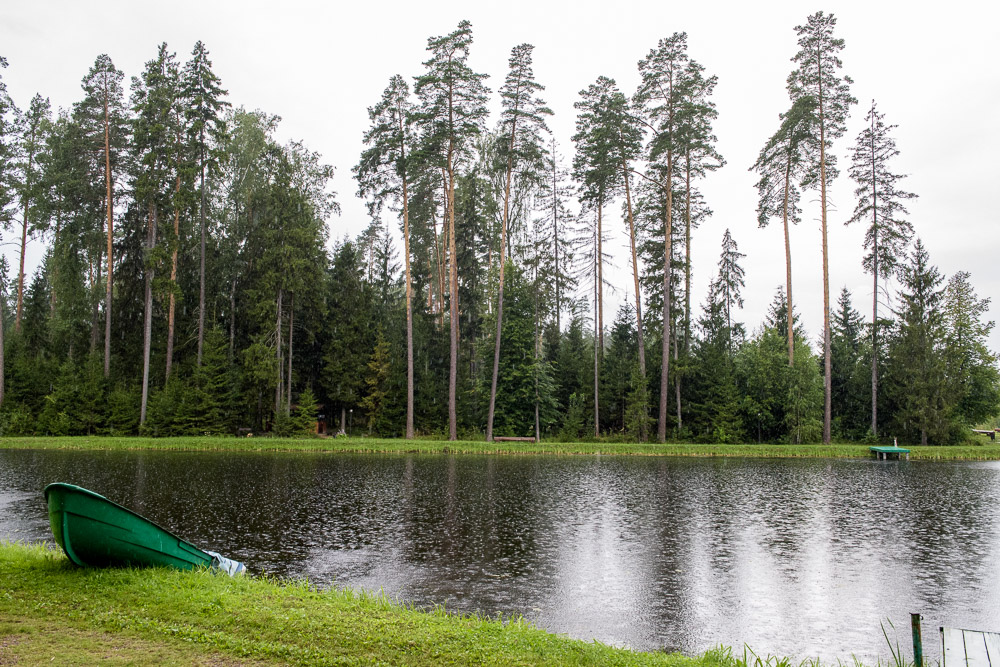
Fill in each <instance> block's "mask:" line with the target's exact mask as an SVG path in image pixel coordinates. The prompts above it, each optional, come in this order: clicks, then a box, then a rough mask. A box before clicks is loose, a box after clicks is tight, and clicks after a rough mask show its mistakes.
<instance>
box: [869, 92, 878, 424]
mask: <svg viewBox="0 0 1000 667" xmlns="http://www.w3.org/2000/svg"><path fill="white" fill-rule="evenodd" d="M874 106H875V103H874V102H872V108H873V109H874ZM870 136H871V157H872V232H873V233H872V435H873V436H875V437H878V186H877V181H876V171H875V163H876V159H877V156H876V155H875V117H874V115H873V116H872V128H871V135H870Z"/></svg>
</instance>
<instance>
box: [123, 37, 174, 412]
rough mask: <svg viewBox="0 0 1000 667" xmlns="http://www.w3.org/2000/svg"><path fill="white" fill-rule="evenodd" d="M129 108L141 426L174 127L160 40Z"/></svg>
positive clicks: (168, 59)
mask: <svg viewBox="0 0 1000 667" xmlns="http://www.w3.org/2000/svg"><path fill="white" fill-rule="evenodd" d="M132 89H133V93H132V109H133V112H134V114H135V115H134V120H133V129H132V137H133V140H132V148H133V151H134V153H135V160H134V162H135V166H136V169H137V171H136V174H135V177H134V189H135V199H136V203H137V205H138V206H139V208H140V209H141V210H144V211H146V213H145V218H146V243H145V253H144V255H145V256H144V265H145V267H144V268H145V270H144V272H143V273H144V274H145V300H144V303H145V308H144V315H143V321H144V323H143V349H142V402H141V405H140V408H139V424H140V426H141V425H142V423H143V422H144V421H146V403H147V399H148V392H149V364H150V351H151V346H152V327H153V281H154V279H155V276H156V271H157V268H158V264H160V263H161V261H162V259H163V258H162V257H161V256H160V255H161V253H160V252H158V251H159V250H162V248H157V236H158V232H159V224H160V223H159V220H160V215H161V213H162V212H163V211H164V210H165V208H166V203H167V201H168V200H169V198H170V194H169V187H170V185H169V182H170V180H171V179H170V176H171V168H172V167H173V166H174V165H172V164H170V161H169V160H168V159H167V156H168V155H169V151H170V150H171V146H173V145H174V143H175V140H174V137H175V134H176V132H175V131H174V129H173V128H172V126H171V124H172V123H173V121H174V120H175V114H174V107H175V104H176V99H177V96H178V67H177V63H176V60H175V57H174V54H172V53H170V52H169V51H168V50H167V45H166V43H163V44H161V45H160V47H159V50H158V52H157V56H156V58H155V59H153V60H150V61H149V62H147V63H146V69H145V71H144V72H143V74H142V77H141V78H140V77H136V78H134V79H133V81H132Z"/></svg>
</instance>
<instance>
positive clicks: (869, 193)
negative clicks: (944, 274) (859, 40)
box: [847, 100, 916, 436]
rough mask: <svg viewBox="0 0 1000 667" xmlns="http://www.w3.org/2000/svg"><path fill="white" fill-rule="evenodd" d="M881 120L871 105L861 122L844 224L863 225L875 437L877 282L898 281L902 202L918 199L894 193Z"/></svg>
mask: <svg viewBox="0 0 1000 667" xmlns="http://www.w3.org/2000/svg"><path fill="white" fill-rule="evenodd" d="M883 119H884V114H880V113H879V112H878V110H877V109H876V107H875V100H872V106H871V109H869V110H868V115H867V116H866V117H865V129H864V130H862V131H861V133H860V134H859V135H858V138H857V141H856V142H855V144H854V149H853V151H852V156H851V157H852V160H851V168H850V174H851V178H853V179H854V181H855V182H856V183H857V184H858V187H857V188H856V189H855V190H854V195H855V196H856V197H857V198H858V203H857V206H855V208H854V215H852V216H851V219H850V220H848V221H847V224H851V223H852V222H867V223H868V229H867V230H866V231H865V244H864V247H865V250H867V251H868V254H867V255H865V256H864V258H863V259H862V261H861V265H862V266H863V267H864V269H865V271H866V272H868V273H870V274H871V275H872V331H871V336H872V373H871V377H872V382H871V395H872V409H871V432H872V435H875V436H877V435H878V359H879V337H878V334H879V328H880V326H881V323H880V322H879V319H878V301H879V295H880V291H879V278H883V279H889V278H891V277H893V276H894V275H896V274H897V273H898V271H899V267H900V264H901V262H900V258H901V257H902V256H903V254H904V252H905V248H906V246H907V245H908V244H909V242H910V239H911V238H912V237H913V225H911V224H910V223H909V222H908V221H906V220H905V219H904V218H903V216H904V215H906V213H907V211H906V207H905V206H904V205H903V202H904V201H905V200H907V199H913V198H915V197H916V195H915V194H913V193H911V192H904V191H902V190H900V189H899V188H898V187H896V183H897V181H899V180H900V179H901V178H904V175H903V174H895V173H893V172H892V171H891V170H890V169H889V164H888V163H889V160H891V159H892V158H894V157H896V156H897V155H899V150H897V149H896V141H895V140H894V139H893V138H892V137H891V136H889V132H890V131H891V130H892V129H893V128H895V127H896V126H895V125H886V124H885V121H884V120H883Z"/></svg>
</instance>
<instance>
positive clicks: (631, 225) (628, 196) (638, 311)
mask: <svg viewBox="0 0 1000 667" xmlns="http://www.w3.org/2000/svg"><path fill="white" fill-rule="evenodd" d="M619 136H620V135H619ZM622 174H623V175H624V177H625V210H626V212H627V214H628V238H629V245H630V247H631V250H632V281H633V284H634V286H635V321H636V329H635V330H636V338H637V339H638V341H637V342H638V345H639V375H640V376H641V378H642V384H643V389H644V390H645V386H646V343H645V342H644V341H643V336H642V292H641V291H640V290H639V261H638V256H637V254H636V251H635V221H634V220H633V218H632V190H631V188H630V186H629V178H628V163H627V162H626V161H625V158H624V157H622ZM647 409H648V406H647V405H646V402H645V401H644V402H643V406H642V422H641V423H640V426H639V438H640V439H641V440H642V441H643V442H645V441H646V438H647V435H646V427H647V424H646V411H647Z"/></svg>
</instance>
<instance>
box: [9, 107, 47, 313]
mask: <svg viewBox="0 0 1000 667" xmlns="http://www.w3.org/2000/svg"><path fill="white" fill-rule="evenodd" d="M49 109H50V104H49V100H48V98H44V97H42V96H41V95H35V96H34V97H33V98H32V99H31V104H30V105H29V106H28V109H27V111H26V112H25V114H24V118H23V120H22V127H21V133H20V134H21V141H20V148H21V150H20V153H21V155H20V158H21V165H20V169H19V170H18V171H19V172H20V179H19V180H20V182H19V183H18V186H19V187H18V190H19V193H18V194H19V195H20V200H21V201H20V204H21V260H20V266H19V268H18V273H17V314H16V316H15V319H14V331H15V332H20V331H21V317H22V314H23V306H24V256H25V251H26V249H27V244H28V235H29V234H31V233H35V232H38V231H40V230H41V229H43V228H44V224H43V223H44V221H42V220H39V219H38V216H37V215H36V214H37V213H38V211H36V209H38V208H40V207H39V203H40V202H39V201H38V200H39V199H40V198H41V196H42V187H43V182H42V179H41V173H40V170H39V164H38V163H39V161H42V162H44V160H45V158H44V156H42V155H41V154H42V152H43V151H44V150H45V147H46V141H45V131H46V129H47V127H48V126H49V124H50V123H49V121H50V118H49V116H50V111H49Z"/></svg>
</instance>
